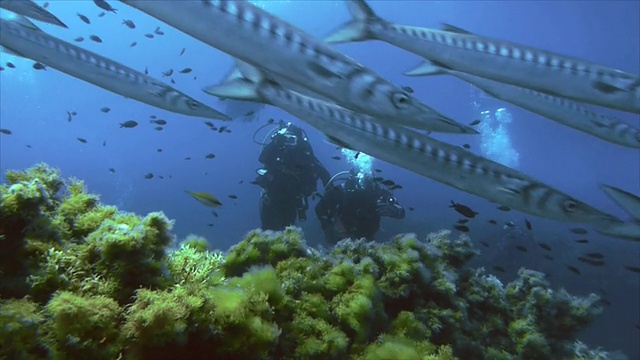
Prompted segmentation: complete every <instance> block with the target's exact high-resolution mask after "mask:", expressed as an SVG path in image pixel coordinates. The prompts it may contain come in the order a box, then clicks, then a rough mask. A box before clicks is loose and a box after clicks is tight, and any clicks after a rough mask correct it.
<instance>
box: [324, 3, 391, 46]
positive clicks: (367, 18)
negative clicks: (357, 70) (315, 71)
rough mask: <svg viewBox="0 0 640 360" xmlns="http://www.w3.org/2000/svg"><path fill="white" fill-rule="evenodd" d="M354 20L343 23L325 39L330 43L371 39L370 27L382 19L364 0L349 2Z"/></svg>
mask: <svg viewBox="0 0 640 360" xmlns="http://www.w3.org/2000/svg"><path fill="white" fill-rule="evenodd" d="M347 9H348V10H349V14H351V18H352V20H351V21H349V22H348V23H345V24H343V25H341V26H340V27H339V28H338V29H337V30H335V31H334V32H332V33H331V34H330V35H328V36H326V37H325V38H324V39H323V41H324V42H326V43H330V44H339V43H345V42H356V41H364V40H369V39H371V34H370V31H369V27H370V26H371V23H373V22H375V21H382V20H381V19H380V18H379V17H378V16H377V15H376V13H375V12H374V11H373V9H371V7H370V6H369V5H368V4H367V3H366V1H364V0H353V1H349V2H347Z"/></svg>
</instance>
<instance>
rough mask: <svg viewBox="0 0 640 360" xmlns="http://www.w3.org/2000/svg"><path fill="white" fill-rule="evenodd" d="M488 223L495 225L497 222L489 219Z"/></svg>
mask: <svg viewBox="0 0 640 360" xmlns="http://www.w3.org/2000/svg"><path fill="white" fill-rule="evenodd" d="M488 223H489V224H493V225H496V224H497V223H498V222H497V221H495V220H493V219H491V220H489V221H488Z"/></svg>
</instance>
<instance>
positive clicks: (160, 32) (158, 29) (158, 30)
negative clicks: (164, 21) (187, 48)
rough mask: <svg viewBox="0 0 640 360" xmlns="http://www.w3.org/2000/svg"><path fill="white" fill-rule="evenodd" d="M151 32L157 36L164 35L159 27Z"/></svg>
mask: <svg viewBox="0 0 640 360" xmlns="http://www.w3.org/2000/svg"><path fill="white" fill-rule="evenodd" d="M153 32H154V33H156V34H157V35H164V32H163V31H162V30H160V26H158V27H157V28H156V29H155V30H154V31H153Z"/></svg>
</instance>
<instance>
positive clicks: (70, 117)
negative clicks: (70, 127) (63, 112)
mask: <svg viewBox="0 0 640 360" xmlns="http://www.w3.org/2000/svg"><path fill="white" fill-rule="evenodd" d="M71 119H73V115H71V113H70V112H68V111H67V121H69V122H71Z"/></svg>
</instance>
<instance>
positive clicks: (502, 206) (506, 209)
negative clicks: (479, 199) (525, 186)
mask: <svg viewBox="0 0 640 360" xmlns="http://www.w3.org/2000/svg"><path fill="white" fill-rule="evenodd" d="M496 209H498V210H500V211H511V208H510V207H508V206H507V205H500V206H498V207H497V208H496Z"/></svg>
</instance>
